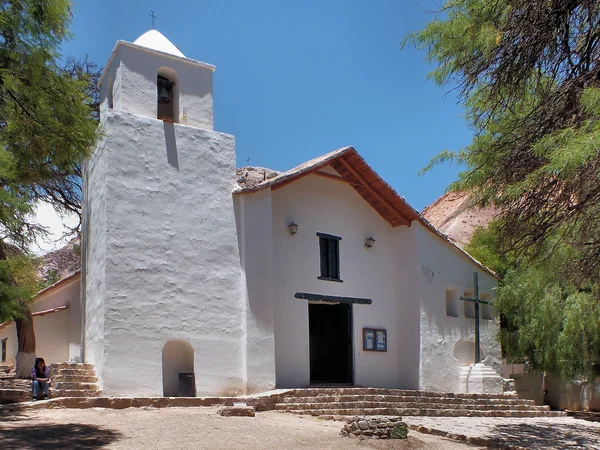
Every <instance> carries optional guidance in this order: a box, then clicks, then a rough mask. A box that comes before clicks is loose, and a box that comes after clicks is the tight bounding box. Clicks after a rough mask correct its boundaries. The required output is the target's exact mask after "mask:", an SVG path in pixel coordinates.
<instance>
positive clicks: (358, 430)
mask: <svg viewBox="0 0 600 450" xmlns="http://www.w3.org/2000/svg"><path fill="white" fill-rule="evenodd" d="M397 426H405V427H408V426H407V425H406V424H405V423H404V422H402V417H400V416H355V417H353V418H352V419H351V420H350V421H348V423H347V424H346V425H344V428H342V431H341V433H342V435H344V436H348V437H362V438H373V439H389V438H390V437H391V436H392V431H393V430H394V428H396V427H397Z"/></svg>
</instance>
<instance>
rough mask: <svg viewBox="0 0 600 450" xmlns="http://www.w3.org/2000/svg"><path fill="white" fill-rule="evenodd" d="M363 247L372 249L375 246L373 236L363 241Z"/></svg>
mask: <svg viewBox="0 0 600 450" xmlns="http://www.w3.org/2000/svg"><path fill="white" fill-rule="evenodd" d="M365 245H366V246H367V247H368V248H371V247H373V246H374V245H375V238H374V237H373V236H370V237H368V238H367V240H366V241H365Z"/></svg>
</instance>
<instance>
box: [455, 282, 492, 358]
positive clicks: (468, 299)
mask: <svg viewBox="0 0 600 450" xmlns="http://www.w3.org/2000/svg"><path fill="white" fill-rule="evenodd" d="M473 287H474V291H475V292H474V294H475V295H474V297H460V299H461V300H463V301H465V302H473V303H475V364H478V363H480V362H481V349H480V341H481V339H480V337H479V305H481V304H482V303H483V304H484V305H489V304H490V302H488V301H486V300H481V299H480V298H479V275H478V273H477V272H473Z"/></svg>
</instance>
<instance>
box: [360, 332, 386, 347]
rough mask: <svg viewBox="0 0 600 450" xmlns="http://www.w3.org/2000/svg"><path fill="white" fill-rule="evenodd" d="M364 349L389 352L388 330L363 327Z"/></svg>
mask: <svg viewBox="0 0 600 450" xmlns="http://www.w3.org/2000/svg"><path fill="white" fill-rule="evenodd" d="M363 351H365V352H387V330H384V329H378V328H363Z"/></svg>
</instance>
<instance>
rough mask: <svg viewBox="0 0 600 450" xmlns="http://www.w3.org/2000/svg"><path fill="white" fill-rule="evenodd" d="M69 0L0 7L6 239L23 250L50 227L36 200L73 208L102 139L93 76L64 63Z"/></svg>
mask: <svg viewBox="0 0 600 450" xmlns="http://www.w3.org/2000/svg"><path fill="white" fill-rule="evenodd" d="M69 17H70V16H69V2H68V1H67V0H13V1H11V2H3V3H2V5H1V6H0V35H2V37H3V39H2V40H0V62H1V65H0V67H1V69H0V185H1V186H2V190H0V229H1V230H2V235H0V237H1V238H2V239H4V240H8V241H10V242H11V243H13V244H17V245H19V246H21V247H23V248H25V247H26V246H27V244H29V243H30V242H31V241H32V239H34V238H35V236H36V235H39V234H40V233H43V232H44V230H43V229H41V228H40V227H39V226H36V225H35V224H34V223H32V222H31V212H32V210H33V207H34V205H35V203H36V202H37V201H47V202H50V203H51V204H52V205H53V206H55V208H58V209H59V210H73V209H74V205H77V204H78V197H79V194H80V190H79V183H78V180H77V178H76V175H77V174H78V170H79V167H80V164H81V162H82V161H83V159H84V158H85V157H86V156H87V155H88V153H89V151H90V149H91V148H92V147H93V144H94V143H95V140H96V128H97V125H96V119H95V117H94V109H93V107H92V99H91V98H90V97H89V93H88V85H89V79H88V77H87V76H86V75H85V74H83V73H78V74H77V73H73V71H72V70H68V69H69V68H65V67H60V66H59V65H58V61H59V56H60V55H59V53H58V48H59V45H60V43H61V42H62V41H63V40H64V39H66V38H68V37H69V35H68V33H67V26H68V24H69Z"/></svg>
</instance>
